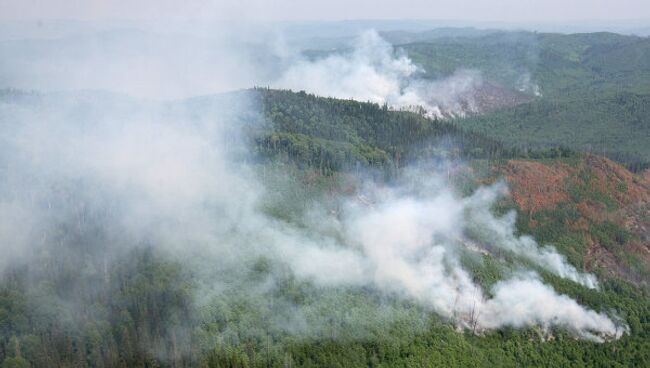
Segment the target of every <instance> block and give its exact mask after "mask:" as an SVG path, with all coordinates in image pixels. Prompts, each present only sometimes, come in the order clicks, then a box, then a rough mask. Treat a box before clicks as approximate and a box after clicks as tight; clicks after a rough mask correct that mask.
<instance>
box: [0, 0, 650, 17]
mask: <svg viewBox="0 0 650 368" xmlns="http://www.w3.org/2000/svg"><path fill="white" fill-rule="evenodd" d="M35 18H36V19H60V18H64V19H83V20H98V19H113V18H128V19H140V18H147V19H152V18H153V19H166V18H214V19H221V20H239V19H247V20H272V21H278V20H341V19H398V18H399V19H457V20H473V21H506V22H520V21H521V22H528V21H571V20H581V21H584V20H625V19H650V0H474V1H468V0H203V1H199V0H0V19H3V20H8V19H35Z"/></svg>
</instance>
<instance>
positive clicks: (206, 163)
mask: <svg viewBox="0 0 650 368" xmlns="http://www.w3.org/2000/svg"><path fill="white" fill-rule="evenodd" d="M364 40H365V41H363V42H362V44H361V46H360V48H359V49H357V51H355V52H354V53H353V54H352V56H351V57H347V56H346V57H340V56H335V57H334V56H333V57H330V58H327V59H325V61H324V62H322V63H324V64H318V63H317V64H315V66H316V69H317V70H319V72H318V73H317V74H316V75H315V76H314V75H313V74H311V72H300V70H302V69H301V68H302V67H301V66H300V64H299V65H298V66H297V67H296V68H295V69H291V70H290V71H289V72H288V73H287V74H285V78H284V79H283V80H284V81H287V82H286V83H289V82H288V81H290V80H294V78H300V79H302V80H303V81H305V82H308V84H310V85H312V86H313V87H314V92H318V93H319V94H323V95H329V94H333V95H336V94H334V92H336V93H339V92H340V93H349V92H350V91H356V92H355V93H359V94H360V95H356V96H341V95H337V96H339V97H356V98H360V99H373V98H378V99H382V98H384V99H385V98H395V99H396V100H395V101H400V99H404V98H406V97H405V96H406V94H405V93H404V92H403V90H404V89H403V86H402V85H401V83H402V79H403V78H406V77H409V76H410V75H413V73H416V68H415V67H414V66H413V64H412V63H411V62H410V61H409V60H408V59H407V58H406V57H405V56H398V57H397V58H395V57H393V56H392V54H391V52H390V51H389V47H387V45H386V44H385V43H383V41H381V40H380V39H378V38H377V36H376V35H375V34H373V33H369V34H367V35H366V36H365V37H364ZM364 43H365V46H364ZM117 56H119V55H116V57H117ZM350 61H352V62H353V64H354V65H350V63H349V62H350ZM304 65H306V66H305V68H307V67H308V68H312V67H313V66H314V65H311V64H310V65H307V64H304ZM334 69H336V70H338V71H340V73H339V74H336V73H334ZM380 69H381V70H382V72H381V73H378V70H380ZM386 69H387V70H388V71H389V73H388V76H389V77H388V78H387V77H386V73H385V70H386ZM37 71H38V68H37V69H34V70H31V71H30V72H31V73H36V72H37ZM329 73H334V74H332V75H334V76H336V78H332V79H333V80H336V81H339V82H342V83H343V84H342V86H343V88H344V89H349V90H347V91H335V90H330V88H334V87H335V85H334V84H330V83H329V82H328V81H327V77H328V75H329ZM295 80H297V79H295ZM368 81H374V82H376V85H377V86H379V88H377V89H374V88H373V89H363V90H356V89H355V88H357V87H358V86H362V85H363V84H364V83H366V82H368ZM283 83H284V82H283ZM312 83H313V84H312ZM283 85H284V84H283ZM444 85H445V84H444V83H443V84H441V86H444ZM409 86H410V85H409ZM320 88H322V90H321V89H320ZM440 88H446V87H440ZM332 91H334V92H332ZM168 92H170V91H168ZM172 92H173V91H172ZM441 93H442V92H441ZM250 98H251V95H250V94H245V93H239V94H232V95H230V97H227V96H221V97H205V98H202V99H190V100H176V101H172V102H165V103H163V102H152V101H148V100H141V99H134V98H130V97H126V96H121V95H115V94H111V93H104V92H70V93H49V94H39V93H33V94H31V93H22V92H15V91H7V92H4V93H3V95H2V100H1V102H0V141H2V143H3V144H2V145H0V150H1V151H0V152H1V153H2V154H1V155H0V164H1V165H0V168H2V171H3V175H2V181H1V187H0V219H1V220H2V221H0V224H1V225H0V244H1V245H0V246H1V247H2V248H0V251H1V252H2V253H3V254H5V255H7V256H6V257H2V262H3V264H1V265H0V266H1V267H2V270H6V269H7V267H9V266H10V265H15V264H26V265H33V267H34V268H38V264H39V261H40V260H42V259H47V257H48V255H50V254H63V255H65V254H66V253H70V256H71V258H74V257H73V256H74V253H75V247H88V246H89V244H93V246H96V247H98V249H100V250H99V251H98V252H100V254H101V255H102V256H104V257H105V258H106V259H107V261H108V262H110V261H111V260H112V259H117V258H119V257H123V256H126V255H128V252H129V251H130V250H132V249H134V248H138V247H149V246H150V247H153V248H154V249H157V250H160V251H161V252H164V253H165V254H169V255H171V257H172V258H173V259H176V260H179V261H180V262H182V263H183V264H185V265H187V266H188V267H190V268H192V269H193V274H194V275H195V277H196V278H197V279H198V284H199V285H200V287H201V288H202V290H201V293H199V295H200V297H199V298H198V300H197V303H198V304H199V305H204V304H206V303H210V302H211V301H212V300H213V299H211V297H212V296H214V297H224V298H225V296H226V295H228V293H227V292H228V291H229V290H232V289H243V292H244V293H245V294H246V295H248V296H249V297H251V298H254V297H259V296H260V295H264V296H265V297H271V298H273V295H274V294H273V293H272V292H271V293H270V292H269V291H272V290H274V289H278V288H282V285H283V284H282V279H283V275H285V274H287V273H288V274H289V275H291V276H292V277H296V278H297V279H298V280H299V281H300V282H303V283H306V284H309V285H312V286H314V287H317V288H319V290H322V291H323V292H327V291H331V290H339V289H346V288H352V289H355V290H360V288H363V290H372V291H373V292H376V293H378V294H380V295H382V296H386V297H389V298H397V299H398V300H407V301H412V302H415V303H417V304H418V305H420V306H421V307H422V308H425V309H426V310H430V311H433V312H435V313H437V314H439V315H441V316H443V317H444V318H447V319H449V320H451V321H453V322H454V323H457V324H458V325H459V326H464V327H468V328H472V329H474V330H476V331H482V330H488V329H495V328H500V327H504V326H513V327H524V326H533V325H543V326H545V327H554V326H558V327H564V328H567V329H569V330H571V331H573V332H574V333H576V334H577V335H579V336H583V337H586V338H591V339H595V340H599V339H603V338H611V337H619V336H620V335H621V333H622V332H623V331H624V328H623V327H620V326H617V325H616V324H615V323H614V322H613V321H612V320H611V319H610V318H609V317H608V316H607V315H605V314H603V313H598V312H596V311H593V310H590V309H588V308H585V307H583V306H580V305H579V304H578V303H577V302H576V301H574V300H572V299H571V298H569V297H568V296H565V295H561V294H558V293H557V292H555V291H554V290H553V289H552V288H551V287H549V286H547V285H544V284H543V283H542V282H541V281H540V278H539V277H538V276H536V275H535V274H533V273H530V272H521V273H520V272H518V273H515V274H514V275H512V276H509V277H507V278H506V279H505V280H503V281H500V282H498V283H497V284H496V285H494V286H493V287H492V289H491V290H489V293H488V292H487V291H486V290H483V289H482V288H481V287H480V286H479V285H478V284H477V283H476V282H474V281H473V279H472V275H471V272H470V271H468V270H467V269H465V268H464V267H463V266H462V262H461V255H462V254H464V253H466V252H470V253H471V252H476V250H477V249H478V251H479V252H492V251H493V250H494V249H500V250H503V251H506V252H510V253H512V254H514V255H515V256H518V257H521V258H524V259H526V260H528V261H530V262H533V263H534V264H536V265H538V266H539V267H541V268H543V269H546V270H548V271H549V272H552V273H554V274H556V275H558V276H560V277H564V278H567V279H569V280H572V281H575V282H578V283H580V284H582V285H584V286H587V287H590V288H595V287H597V283H596V281H595V278H594V277H593V276H592V275H587V274H583V273H580V272H578V271H577V270H576V269H575V268H574V267H573V266H571V265H569V264H568V263H567V262H566V260H565V259H564V258H563V257H562V256H561V255H560V254H558V253H557V252H556V251H555V250H554V249H553V248H551V247H539V246H538V245H537V244H536V243H535V241H534V240H533V239H532V238H530V237H525V236H524V237H519V236H516V235H515V232H514V221H513V216H514V215H512V214H509V215H506V216H503V217H498V216H495V215H494V214H493V213H492V212H491V207H492V206H493V204H494V203H495V201H496V200H497V199H498V197H499V196H500V195H501V193H503V187H501V186H498V185H497V186H494V187H486V188H481V189H479V190H478V191H476V192H475V193H474V194H473V195H471V196H469V197H462V196H460V195H458V194H457V193H456V192H455V191H454V190H453V188H452V186H451V185H450V184H449V183H448V182H447V181H446V180H445V178H444V177H442V176H439V175H437V174H436V173H435V172H434V173H433V174H426V175H425V174H424V173H417V172H416V175H412V176H409V175H407V176H406V179H405V180H404V181H403V182H402V183H397V184H396V185H395V186H393V187H390V188H386V187H381V186H376V185H375V184H373V183H370V184H369V185H368V186H367V187H366V189H364V190H363V191H362V193H361V194H363V195H364V196H367V197H368V198H370V200H368V201H359V200H356V199H354V198H349V199H343V200H342V205H341V208H342V210H341V213H339V214H335V215H332V214H328V213H327V211H325V210H323V209H322V208H319V207H318V206H316V208H314V209H313V218H307V219H306V226H305V225H302V226H297V225H294V224H291V223H287V222H285V221H281V220H278V219H276V218H274V217H272V216H270V215H268V214H266V212H264V211H263V210H262V207H263V205H262V203H263V201H264V198H265V196H266V195H267V193H266V189H265V187H264V183H263V182H260V180H259V178H258V177H257V176H256V175H255V167H254V165H250V164H246V162H247V160H246V158H248V155H247V152H246V150H245V149H243V148H244V147H246V146H245V141H244V140H242V139H240V138H241V137H240V133H241V130H240V129H241V124H242V121H241V119H242V116H244V119H245V116H246V115H247V114H250V113H251V111H252V112H254V111H255V109H256V108H258V107H256V106H255V105H254V101H255V100H254V99H253V100H251V99H250ZM432 106H433V105H432ZM229 116H235V117H236V118H235V120H234V122H233V121H231V120H230V119H229V118H228V117H229ZM244 123H245V121H244ZM61 229H65V231H62V230H61ZM260 260H268V261H269V262H270V263H271V264H272V265H273V266H270V267H269V270H268V272H267V274H266V275H265V276H264V277H262V278H261V279H259V280H258V279H251V278H250V277H249V273H250V269H251V265H256V264H259V262H260ZM262 268H264V267H262ZM102 272H106V271H105V269H104V270H103V269H101V268H97V267H80V271H79V274H77V275H75V277H85V276H86V275H90V274H101V273H102ZM107 277H108V275H107ZM488 294H489V295H488ZM314 298H316V300H318V299H317V298H318V297H314ZM273 301H274V302H275V305H278V306H281V307H282V310H283V312H280V313H279V314H278V315H275V317H274V318H276V319H277V320H278V322H277V323H278V324H282V325H284V328H286V329H287V330H290V331H301V333H309V332H310V331H313V330H318V329H319V322H318V321H319V319H318V318H313V313H314V312H313V310H311V309H310V308H311V305H310V306H309V307H305V306H304V305H301V304H300V303H296V302H293V301H286V300H284V299H280V298H279V297H278V299H274V300H273ZM542 306H543V307H542ZM276 312H278V311H277V310H272V311H270V312H269V313H270V315H273V314H275V313H276ZM310 313H311V314H310ZM304 316H311V317H310V318H307V317H304ZM380 322H381V321H379V322H378V323H380Z"/></svg>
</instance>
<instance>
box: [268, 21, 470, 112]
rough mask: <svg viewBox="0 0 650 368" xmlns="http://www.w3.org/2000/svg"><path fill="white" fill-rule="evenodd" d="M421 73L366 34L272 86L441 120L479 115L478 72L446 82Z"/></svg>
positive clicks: (381, 41)
mask: <svg viewBox="0 0 650 368" xmlns="http://www.w3.org/2000/svg"><path fill="white" fill-rule="evenodd" d="M422 72H423V71H422V70H421V68H419V67H418V66H417V65H415V64H414V63H413V61H412V60H411V59H410V58H409V57H408V56H407V55H404V54H402V53H400V52H397V53H395V52H394V51H393V46H392V45H390V44H389V43H388V42H386V41H385V40H384V39H382V38H381V37H380V36H379V34H378V33H377V32H376V31H367V32H365V33H363V34H362V35H361V36H360V37H359V39H358V40H357V41H356V42H355V44H354V47H353V49H352V50H351V51H350V52H348V53H345V54H334V55H330V56H328V57H325V58H322V59H317V60H313V61H312V60H301V61H298V62H295V63H294V64H292V65H291V66H290V67H289V68H288V70H286V71H285V72H284V74H283V75H282V77H281V78H280V79H279V80H278V81H276V82H275V83H274V84H273V85H274V86H277V87H282V88H289V89H293V90H305V91H307V92H313V93H316V94H319V95H322V96H330V97H336V98H343V99H348V98H352V99H355V100H360V101H371V102H375V103H379V104H384V103H386V104H388V105H389V106H391V107H394V108H400V109H412V110H417V109H418V108H424V109H425V111H426V114H428V115H429V116H436V117H454V116H463V115H465V114H468V113H473V112H477V111H478V106H477V104H476V101H475V100H474V98H473V95H472V93H473V92H474V90H475V89H476V88H478V87H480V86H481V84H482V79H481V76H480V73H479V72H476V71H471V70H459V71H457V72H456V73H455V74H453V75H451V76H449V77H447V78H444V79H441V80H430V79H424V78H423V73H422Z"/></svg>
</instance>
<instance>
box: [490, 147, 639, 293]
mask: <svg viewBox="0 0 650 368" xmlns="http://www.w3.org/2000/svg"><path fill="white" fill-rule="evenodd" d="M497 170H498V171H499V173H500V174H502V175H503V176H504V177H505V179H506V180H507V181H508V183H509V185H510V188H511V192H512V198H513V199H514V201H515V202H516V204H517V206H518V207H519V208H520V210H521V211H522V213H525V214H528V216H529V217H530V218H531V220H532V218H533V215H535V214H536V213H538V212H540V211H543V210H551V211H552V210H553V209H555V208H557V206H560V205H562V206H570V207H573V208H575V209H576V210H577V211H578V212H579V214H580V216H579V218H578V219H577V220H572V221H570V222H568V223H567V226H568V230H569V231H576V232H582V233H583V234H585V239H586V244H585V245H586V249H587V252H586V254H585V266H586V267H585V268H586V269H587V270H590V271H591V270H595V269H598V270H600V271H601V272H602V273H603V274H604V275H605V276H609V277H620V278H624V279H627V280H628V281H632V282H635V283H640V284H646V285H650V280H648V278H647V274H649V273H650V171H646V172H645V173H642V174H639V175H637V174H634V173H632V172H630V171H628V170H627V169H625V168H624V167H623V166H621V165H619V164H617V163H615V162H613V161H611V160H609V159H606V158H603V157H600V156H595V155H588V156H585V157H584V158H582V159H580V160H579V161H578V162H575V163H572V164H571V165H569V164H567V163H562V162H559V161H557V162H552V163H542V162H538V161H524V160H511V161H509V162H507V163H506V164H504V165H501V166H499V167H498V168H497ZM571 190H573V191H574V192H575V193H579V195H575V194H574V195H572V192H571ZM584 193H587V195H585V194H584ZM590 193H591V195H590ZM593 193H596V194H593ZM603 198H605V199H603ZM606 221H607V222H611V223H614V224H616V225H617V226H620V227H622V228H623V229H625V230H626V231H627V232H629V233H630V234H631V235H632V236H631V238H630V239H629V240H628V241H627V242H625V244H620V245H617V247H618V248H614V249H613V248H612V246H611V245H610V247H609V249H608V248H606V247H605V246H604V245H603V244H600V243H599V240H598V239H597V237H595V236H593V232H592V226H595V225H598V224H603V223H604V222H606ZM530 224H531V226H536V223H535V221H531V222H530ZM630 258H633V260H632V261H631V260H630ZM631 262H636V263H637V266H636V267H632V266H631ZM638 263H640V264H641V266H640V267H639V265H638ZM639 268H642V270H639ZM644 275H645V276H644Z"/></svg>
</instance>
